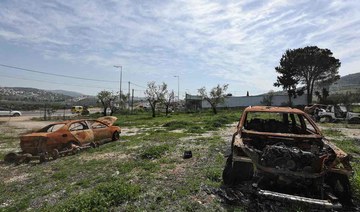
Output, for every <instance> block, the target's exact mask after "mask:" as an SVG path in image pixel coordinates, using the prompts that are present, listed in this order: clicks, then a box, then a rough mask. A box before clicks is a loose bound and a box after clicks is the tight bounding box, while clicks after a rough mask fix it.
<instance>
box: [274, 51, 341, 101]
mask: <svg viewBox="0 0 360 212" xmlns="http://www.w3.org/2000/svg"><path fill="white" fill-rule="evenodd" d="M332 55H333V53H332V52H331V51H330V50H329V49H321V48H319V47H317V46H307V47H305V48H299V49H293V50H287V51H286V53H285V54H284V55H283V56H282V58H281V60H280V66H279V67H277V68H278V69H279V70H283V71H285V72H286V74H287V75H289V76H288V78H289V77H290V76H292V77H293V78H294V80H295V83H298V82H300V83H301V84H303V85H304V86H305V89H306V91H307V103H308V104H311V103H312V95H313V91H314V85H315V83H333V82H335V81H336V80H338V79H339V78H340V76H339V75H338V73H339V72H338V69H339V67H340V66H341V63H340V60H339V59H336V58H335V57H333V56H332ZM282 60H283V61H284V63H281V62H282ZM277 68H275V69H276V71H278V70H277ZM288 72H289V73H288ZM281 85H282V84H281Z"/></svg>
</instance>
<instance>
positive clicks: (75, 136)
mask: <svg viewBox="0 0 360 212" xmlns="http://www.w3.org/2000/svg"><path fill="white" fill-rule="evenodd" d="M116 120H117V118H116V117H113V116H105V117H101V118H99V119H97V120H71V121H65V122H58V123H53V124H50V125H48V126H46V127H44V128H42V129H40V130H38V131H36V132H33V133H30V134H26V135H22V136H21V137H20V147H21V150H22V152H19V153H9V154H7V155H6V156H5V158H4V160H5V161H6V162H15V163H19V162H29V161H30V160H35V159H38V160H40V162H43V161H45V160H47V159H50V158H52V159H56V158H58V157H59V156H62V155H65V154H68V153H76V152H78V151H79V150H81V149H84V148H88V147H97V146H98V145H100V144H103V143H105V142H108V141H115V140H118V139H119V137H120V135H119V134H120V133H121V129H120V127H118V126H112V124H113V123H114V122H115V121H116Z"/></svg>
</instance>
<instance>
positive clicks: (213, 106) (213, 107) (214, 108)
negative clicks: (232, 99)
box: [211, 105, 217, 114]
mask: <svg viewBox="0 0 360 212" xmlns="http://www.w3.org/2000/svg"><path fill="white" fill-rule="evenodd" d="M211 107H212V109H213V112H214V114H217V110H216V105H211Z"/></svg>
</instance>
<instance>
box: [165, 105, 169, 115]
mask: <svg viewBox="0 0 360 212" xmlns="http://www.w3.org/2000/svg"><path fill="white" fill-rule="evenodd" d="M165 114H166V116H167V115H168V114H169V106H168V105H167V106H165Z"/></svg>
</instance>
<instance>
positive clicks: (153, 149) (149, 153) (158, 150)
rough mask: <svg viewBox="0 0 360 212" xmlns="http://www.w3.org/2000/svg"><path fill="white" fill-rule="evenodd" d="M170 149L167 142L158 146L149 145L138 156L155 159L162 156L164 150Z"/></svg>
mask: <svg viewBox="0 0 360 212" xmlns="http://www.w3.org/2000/svg"><path fill="white" fill-rule="evenodd" d="M169 149H170V145H169V144H162V145H158V146H150V147H148V148H146V149H145V150H143V152H142V153H141V154H140V157H141V158H142V159H157V158H160V157H162V156H163V155H164V154H165V152H166V151H168V150H169Z"/></svg>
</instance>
